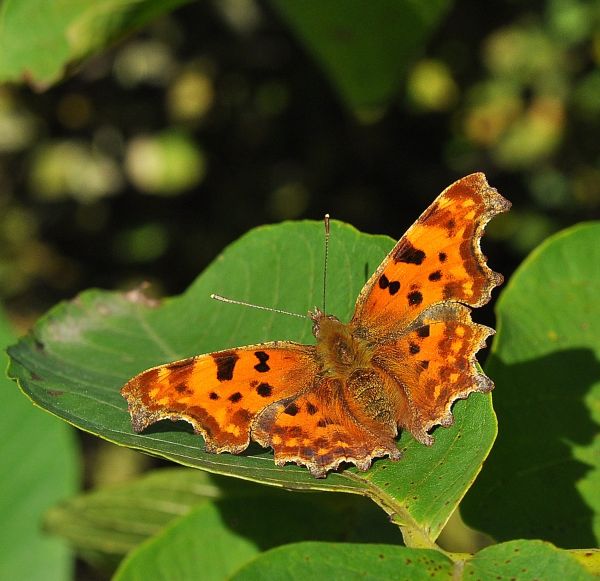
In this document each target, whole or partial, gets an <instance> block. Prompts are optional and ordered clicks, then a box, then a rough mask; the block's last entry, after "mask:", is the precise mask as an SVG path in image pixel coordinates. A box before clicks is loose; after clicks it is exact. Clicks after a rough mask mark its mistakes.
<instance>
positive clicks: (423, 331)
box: [417, 325, 429, 339]
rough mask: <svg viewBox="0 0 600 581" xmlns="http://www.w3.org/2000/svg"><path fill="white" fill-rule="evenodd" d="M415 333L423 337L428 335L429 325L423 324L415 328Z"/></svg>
mask: <svg viewBox="0 0 600 581" xmlns="http://www.w3.org/2000/svg"><path fill="white" fill-rule="evenodd" d="M417 335H418V336H419V337H421V338H423V339H425V337H429V325H423V326H422V327H419V328H418V329H417Z"/></svg>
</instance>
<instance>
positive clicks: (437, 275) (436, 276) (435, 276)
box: [427, 270, 442, 282]
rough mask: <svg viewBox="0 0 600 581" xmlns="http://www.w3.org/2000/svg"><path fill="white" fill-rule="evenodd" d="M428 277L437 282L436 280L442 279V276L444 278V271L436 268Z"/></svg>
mask: <svg viewBox="0 0 600 581" xmlns="http://www.w3.org/2000/svg"><path fill="white" fill-rule="evenodd" d="M427 278H428V279H429V280H430V281H431V282H435V281H436V280H440V278H442V271H441V270H435V271H433V272H430V273H429V276H428V277H427Z"/></svg>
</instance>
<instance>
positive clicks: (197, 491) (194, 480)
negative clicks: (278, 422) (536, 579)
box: [46, 468, 402, 568]
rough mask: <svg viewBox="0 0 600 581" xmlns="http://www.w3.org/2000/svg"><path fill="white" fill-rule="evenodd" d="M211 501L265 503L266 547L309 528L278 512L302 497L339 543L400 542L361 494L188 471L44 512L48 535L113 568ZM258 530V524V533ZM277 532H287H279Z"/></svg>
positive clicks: (161, 474)
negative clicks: (303, 490) (294, 489)
mask: <svg viewBox="0 0 600 581" xmlns="http://www.w3.org/2000/svg"><path fill="white" fill-rule="evenodd" d="M211 500H235V501H240V500H243V502H246V503H259V504H260V505H261V506H262V507H263V508H262V511H263V515H262V517H261V519H259V521H260V520H264V518H265V515H269V518H271V519H272V520H275V521H277V522H276V526H274V529H273V531H274V532H273V535H272V537H273V538H272V541H271V545H273V544H275V542H274V541H275V540H277V539H279V542H287V541H288V540H289V531H290V530H295V529H297V527H298V525H299V524H300V527H301V532H302V533H305V531H306V525H305V523H304V521H305V517H304V516H303V517H302V518H299V519H298V520H297V521H296V520H292V519H291V518H290V516H291V515H290V514H289V513H288V512H286V511H285V510H284V511H283V512H281V511H280V510H279V509H280V507H281V503H282V502H286V503H290V502H296V503H297V502H301V503H303V504H304V509H303V510H304V512H305V513H307V514H308V513H310V514H311V517H312V519H313V520H315V521H316V520H319V521H325V520H327V521H328V522H330V523H331V525H332V526H329V525H328V526H329V528H327V527H326V531H327V530H329V531H330V532H329V534H325V537H324V538H331V536H332V534H333V532H335V538H336V539H337V540H342V539H343V540H350V539H354V540H361V541H363V542H367V541H370V542H374V541H378V542H396V543H400V542H401V541H402V538H401V536H400V532H399V531H398V529H397V528H396V527H394V526H393V525H392V524H391V523H389V522H387V521H386V519H385V516H384V515H383V513H381V511H378V510H377V509H376V508H375V506H374V505H373V504H372V503H369V502H368V501H367V500H366V499H363V498H360V497H350V496H348V495H335V494H327V495H324V494H310V495H303V496H301V497H298V496H292V494H291V493H290V492H287V491H280V490H276V489H273V488H267V487H265V486H259V485H256V484H252V483H250V482H244V481H242V480H236V479H232V478H225V477H221V476H216V475H209V474H208V473H205V472H201V471H199V470H191V469H187V468H171V469H160V470H155V471H153V472H150V473H149V474H147V475H145V476H143V477H141V478H138V479H136V480H134V481H133V482H128V483H124V484H120V485H116V486H110V487H106V488H101V489H99V490H95V491H92V492H90V493H87V494H82V495H80V496H77V497H74V498H71V499H69V500H67V501H66V502H64V503H61V504H60V505H58V506H56V507H54V508H53V509H52V510H51V511H49V513H48V514H47V517H46V527H47V528H48V530H49V532H51V533H53V534H55V535H59V536H62V537H64V538H66V539H68V540H69V542H70V544H71V545H72V546H73V547H74V548H75V549H76V550H77V552H78V553H79V554H81V555H83V556H84V558H86V559H87V560H89V561H91V562H92V563H94V564H95V565H96V566H102V567H103V568H107V567H108V568H114V567H116V565H118V563H119V561H120V560H121V558H122V557H123V556H124V555H125V554H126V553H128V552H129V551H131V550H133V549H134V548H136V547H137V546H138V545H139V544H140V543H142V542H143V541H145V540H146V539H148V538H149V537H151V536H154V535H157V534H158V533H160V532H161V531H162V530H163V529H164V528H165V527H166V526H167V525H168V524H169V523H171V522H172V521H173V520H175V519H177V518H179V517H181V516H183V515H186V514H187V513H189V512H190V511H191V510H192V509H193V508H194V507H196V506H198V505H199V504H202V503H204V502H207V501H211ZM227 506H228V505H227ZM286 515H287V516H286ZM283 519H287V520H286V522H283ZM241 521H244V528H245V529H246V530H247V531H250V532H252V531H253V526H254V524H253V521H252V519H251V518H250V515H249V513H247V511H245V510H243V511H241V513H240V514H239V516H238V517H237V522H238V524H239V523H240V522H241ZM256 522H258V521H256ZM311 522H312V521H311ZM315 524H318V523H315ZM263 528H264V527H263V525H262V524H260V525H259V526H258V532H259V533H261V531H262V530H263ZM282 530H283V531H286V534H287V535H288V537H286V536H285V535H284V536H283V537H282V536H281V531H282ZM322 532H323V527H322V526H321V525H320V524H318V526H316V527H315V530H314V532H313V535H311V538H320V535H321V533H322ZM297 534H298V533H297ZM297 538H298V537H297ZM299 538H303V537H302V536H300V537H299Z"/></svg>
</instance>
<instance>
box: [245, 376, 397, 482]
mask: <svg viewBox="0 0 600 581" xmlns="http://www.w3.org/2000/svg"><path fill="white" fill-rule="evenodd" d="M346 396H347V394H345V393H344V386H343V385H342V384H341V383H340V382H339V381H337V380H328V379H325V380H322V382H321V383H320V384H318V385H315V387H314V388H313V389H310V390H307V391H305V392H304V393H301V394H300V395H298V396H296V397H291V398H289V399H288V400H286V401H281V402H277V403H274V404H272V405H271V406H269V407H268V408H266V409H265V410H264V411H263V412H262V413H261V414H260V415H258V416H257V418H256V420H255V421H254V424H253V427H252V433H253V437H254V438H255V439H256V440H257V441H258V442H259V443H260V444H261V445H262V446H265V447H267V446H270V447H272V448H273V450H274V452H275V462H276V463H277V464H278V465H281V466H282V465H283V464H285V463H286V462H296V463H297V464H301V465H304V466H306V467H307V468H308V469H309V470H310V472H311V474H312V475H313V476H316V477H323V476H325V474H326V473H327V471H329V470H334V469H335V468H337V467H338V466H339V465H340V464H341V463H343V462H349V463H353V464H355V465H356V466H358V468H360V469H361V470H366V469H367V468H369V466H370V465H371V460H372V459H373V458H377V457H379V456H385V455H389V456H390V458H393V459H396V460H397V459H398V458H399V457H400V453H399V451H398V449H397V447H396V445H395V443H394V436H395V435H396V434H395V433H387V434H383V435H382V434H381V433H379V434H374V433H373V432H371V431H370V430H369V429H368V428H367V427H366V426H365V425H364V424H361V423H360V422H358V421H357V419H356V418H355V416H354V415H353V414H352V413H351V410H350V409H348V405H347V401H346V399H347V397H346Z"/></svg>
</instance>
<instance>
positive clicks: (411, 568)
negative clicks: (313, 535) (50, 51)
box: [230, 542, 454, 581]
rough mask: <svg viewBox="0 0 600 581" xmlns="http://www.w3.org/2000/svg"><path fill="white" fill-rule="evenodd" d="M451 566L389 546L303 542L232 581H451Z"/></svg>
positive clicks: (433, 555)
mask: <svg viewBox="0 0 600 581" xmlns="http://www.w3.org/2000/svg"><path fill="white" fill-rule="evenodd" d="M453 569H454V563H453V562H452V560H451V559H449V558H448V557H446V556H445V555H444V554H443V553H441V552H440V551H436V550H432V549H409V548H407V547H394V546H392V545H363V544H352V543H345V544H338V543H316V542H305V543H295V544H293V545H285V546H283V547H278V548H276V549H272V550H270V551H267V552H266V553H263V554H262V555H260V556H259V557H257V558H255V559H254V560H252V561H250V562H249V563H248V564H247V565H245V566H244V567H242V568H240V569H239V570H238V571H237V573H236V574H235V575H232V576H231V577H230V579H231V581H254V580H256V581H258V580H259V579H260V580H262V579H286V580H288V581H294V580H298V581H304V580H305V579H344V581H352V580H353V579H360V580H361V581H376V580H381V581H388V580H389V579H410V580H411V581H419V580H423V581H425V580H427V581H430V580H431V579H432V577H433V578H439V579H452V578H453V577H452V571H453Z"/></svg>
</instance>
